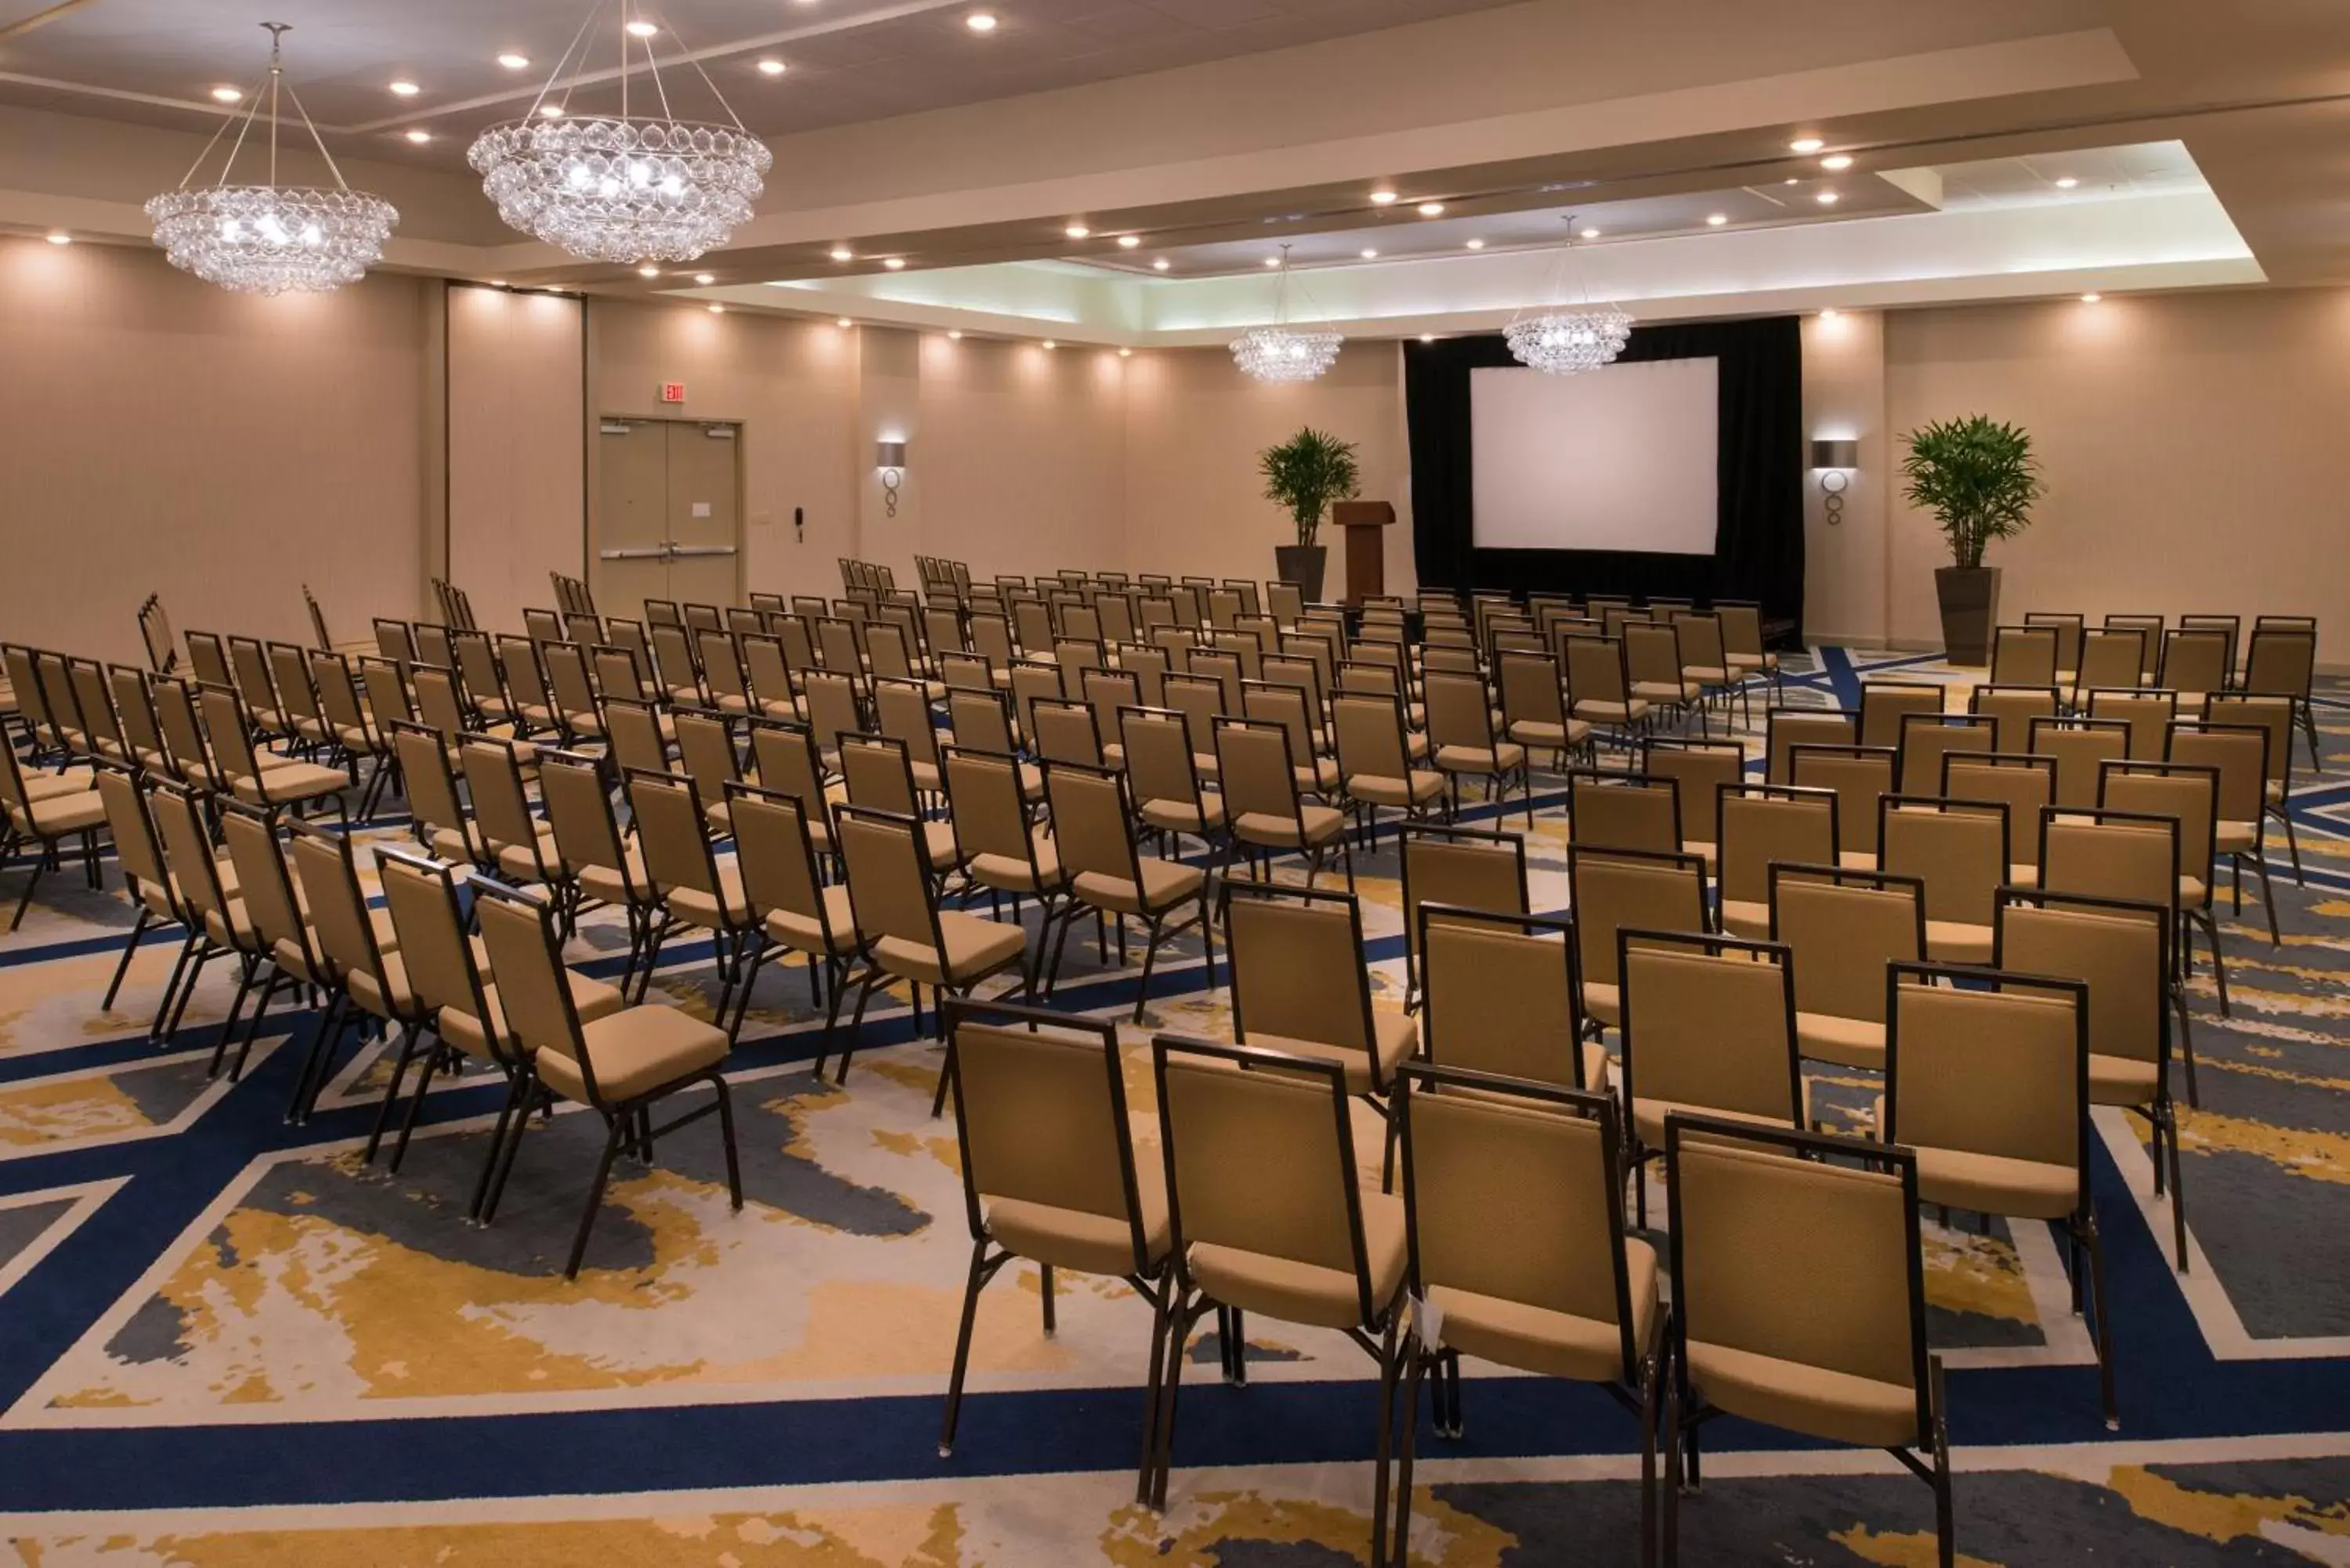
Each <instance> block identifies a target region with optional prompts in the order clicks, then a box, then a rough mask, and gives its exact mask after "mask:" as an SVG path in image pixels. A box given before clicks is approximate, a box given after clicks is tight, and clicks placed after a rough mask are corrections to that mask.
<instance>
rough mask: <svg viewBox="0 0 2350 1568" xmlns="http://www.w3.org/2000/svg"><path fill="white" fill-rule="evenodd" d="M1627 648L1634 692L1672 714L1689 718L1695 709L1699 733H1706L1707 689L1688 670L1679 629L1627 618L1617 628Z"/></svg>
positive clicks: (1627, 669) (1626, 669)
mask: <svg viewBox="0 0 2350 1568" xmlns="http://www.w3.org/2000/svg"><path fill="white" fill-rule="evenodd" d="M1615 635H1616V636H1617V637H1618V638H1619V639H1621V640H1622V643H1623V647H1624V672H1625V675H1626V676H1627V679H1628V680H1630V681H1631V691H1632V695H1633V696H1634V697H1636V698H1638V700H1640V701H1643V702H1646V703H1648V705H1649V707H1650V708H1651V709H1661V710H1663V711H1665V712H1666V713H1667V714H1668V715H1669V716H1673V717H1685V716H1686V715H1687V714H1688V713H1689V712H1690V710H1691V709H1692V708H1694V709H1695V710H1696V711H1697V716H1698V732H1699V733H1700V734H1703V733H1705V725H1706V715H1705V708H1704V705H1703V703H1702V701H1700V699H1702V698H1703V696H1704V694H1705V688H1704V687H1703V686H1702V685H1700V683H1699V682H1698V681H1696V680H1692V679H1690V677H1689V676H1688V675H1687V674H1685V673H1684V666H1685V665H1686V664H1687V662H1688V660H1687V659H1684V658H1683V656H1682V653H1681V640H1680V633H1679V628H1676V627H1672V626H1665V625H1659V624H1656V623H1653V622H1648V621H1638V620H1627V621H1626V622H1624V623H1622V624H1621V625H1620V626H1618V627H1617V628H1615Z"/></svg>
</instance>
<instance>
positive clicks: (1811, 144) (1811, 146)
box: [1787, 136, 1827, 152]
mask: <svg viewBox="0 0 2350 1568" xmlns="http://www.w3.org/2000/svg"><path fill="white" fill-rule="evenodd" d="M1826 145H1827V143H1826V142H1825V141H1822V140H1820V139H1819V138H1818V137H1816V136H1798V137H1797V138H1795V140H1793V141H1790V142H1789V143H1787V151H1790V152H1817V151H1819V150H1820V149H1821V148H1823V147H1825V146H1826Z"/></svg>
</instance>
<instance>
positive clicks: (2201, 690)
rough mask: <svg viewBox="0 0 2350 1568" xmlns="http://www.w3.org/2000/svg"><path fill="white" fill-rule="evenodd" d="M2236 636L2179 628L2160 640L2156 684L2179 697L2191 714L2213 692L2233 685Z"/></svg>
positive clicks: (2219, 631) (2220, 631)
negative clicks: (2160, 647) (2160, 664)
mask: <svg viewBox="0 0 2350 1568" xmlns="http://www.w3.org/2000/svg"><path fill="white" fill-rule="evenodd" d="M2235 642H2236V639H2235V635H2234V633H2233V632H2231V631H2224V630H2221V629H2220V628H2217V627H2212V628H2201V629H2198V628H2185V627H2182V628H2178V629H2177V630H2173V631H2168V632H2165V633H2164V634H2163V638H2162V668H2161V670H2159V671H2158V672H2157V674H2156V676H2155V680H2156V682H2157V684H2158V685H2160V686H2162V687H2164V688H2166V689H2167V690H2168V691H2176V692H2177V693H2178V705H2179V706H2180V707H2182V708H2185V709H2188V710H2189V711H2194V710H2197V709H2199V708H2201V707H2202V706H2203V700H2204V699H2205V698H2207V697H2209V696H2210V695H2211V693H2213V692H2215V691H2227V690H2228V689H2229V688H2230V687H2232V686H2233V685H2234V684H2235V683H2236V665H2235Z"/></svg>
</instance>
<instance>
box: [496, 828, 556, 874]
mask: <svg viewBox="0 0 2350 1568" xmlns="http://www.w3.org/2000/svg"><path fill="white" fill-rule="evenodd" d="M497 859H498V869H499V870H500V871H501V872H504V874H505V876H506V877H507V878H508V879H509V880H511V881H515V882H533V881H536V880H537V879H538V876H539V867H542V866H549V867H553V866H560V865H562V864H563V857H562V856H561V855H560V854H559V853H557V852H556V847H555V829H553V828H551V827H548V826H546V825H544V824H541V825H540V826H539V829H538V853H537V855H536V857H533V856H532V854H531V852H530V850H529V848H528V847H527V846H523V845H520V844H509V845H506V846H504V847H502V848H500V849H499V850H498V852H497Z"/></svg>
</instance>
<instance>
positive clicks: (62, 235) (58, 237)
mask: <svg viewBox="0 0 2350 1568" xmlns="http://www.w3.org/2000/svg"><path fill="white" fill-rule="evenodd" d="M48 240H49V244H53V245H69V244H73V236H72V235H71V234H67V233H66V232H65V231H64V230H63V229H55V230H52V231H50V234H49V236H48Z"/></svg>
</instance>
